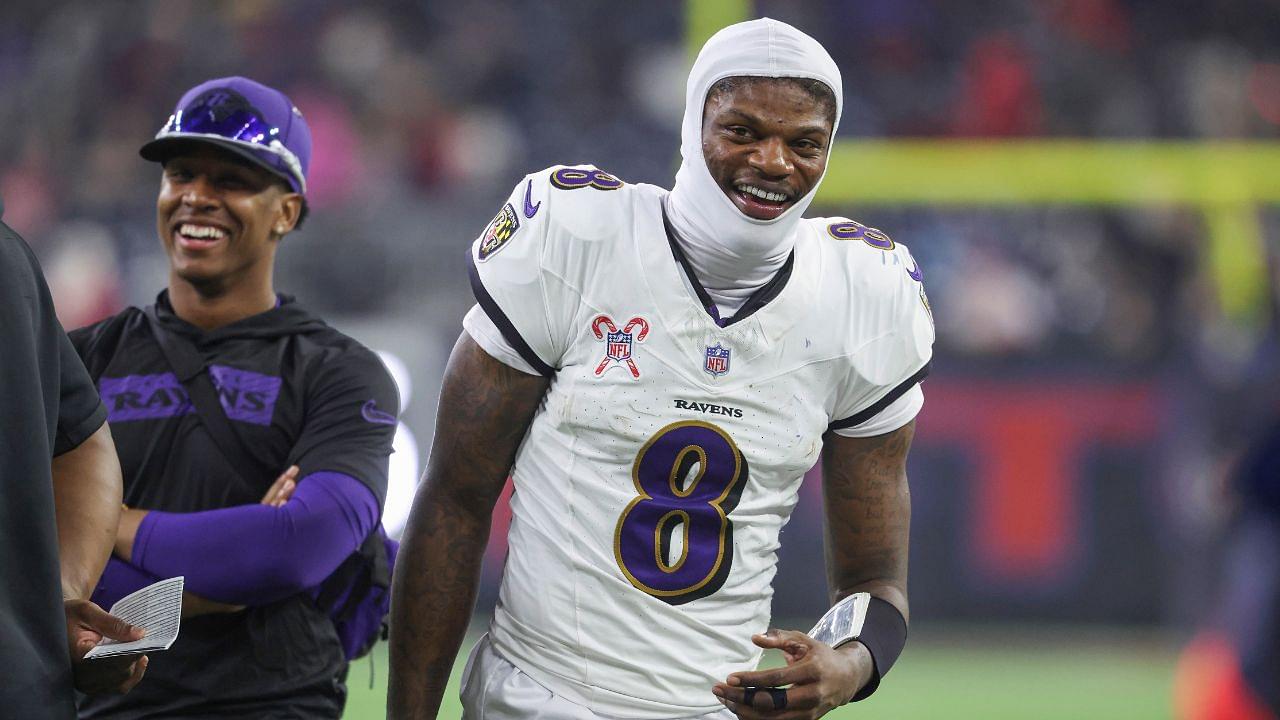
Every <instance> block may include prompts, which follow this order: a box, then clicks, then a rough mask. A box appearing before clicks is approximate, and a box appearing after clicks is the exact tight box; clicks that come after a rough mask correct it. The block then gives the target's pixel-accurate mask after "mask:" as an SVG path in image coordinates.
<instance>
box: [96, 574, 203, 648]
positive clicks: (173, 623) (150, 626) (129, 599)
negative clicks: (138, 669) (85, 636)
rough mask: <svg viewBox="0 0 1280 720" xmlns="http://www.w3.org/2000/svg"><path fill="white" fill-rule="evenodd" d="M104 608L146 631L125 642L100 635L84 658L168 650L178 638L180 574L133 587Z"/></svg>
mask: <svg viewBox="0 0 1280 720" xmlns="http://www.w3.org/2000/svg"><path fill="white" fill-rule="evenodd" d="M108 612H110V613H111V614H112V615H115V616H116V617H118V618H120V619H121V620H124V621H125V622H127V623H129V624H130V625H136V626H137V627H140V628H143V629H144V630H146V631H147V634H146V635H145V636H144V637H143V638H142V639H141V640H132V641H128V642H122V641H120V640H111V639H109V638H103V639H102V642H100V643H98V644H97V645H96V646H94V648H93V649H92V650H90V651H89V652H88V653H87V654H86V655H85V656H84V657H85V659H86V660H88V659H92V658H106V657H116V656H119V655H138V654H141V653H144V652H150V651H152V650H168V649H169V646H170V645H172V644H173V641H174V640H177V639H178V624H179V621H180V620H181V619H182V576H181V575H179V576H178V577H173V578H169V579H168V580H161V581H160V582H158V583H155V584H153V585H148V586H146V587H144V588H142V589H141V590H135V591H134V592H131V593H129V594H128V595H125V596H124V597H122V598H120V600H118V601H117V602H116V604H114V605H112V606H111V610H109V611H108Z"/></svg>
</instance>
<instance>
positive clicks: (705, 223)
mask: <svg viewBox="0 0 1280 720" xmlns="http://www.w3.org/2000/svg"><path fill="white" fill-rule="evenodd" d="M727 77H795V78H808V79H813V80H820V81H822V82H823V83H825V84H826V85H827V87H830V88H831V91H832V92H833V93H834V94H835V97H836V119H835V124H834V125H832V128H831V132H832V136H833V137H834V135H835V129H836V127H838V126H839V125H840V113H841V110H842V109H843V105H844V102H843V99H842V93H841V84H840V69H839V68H838V67H836V63H835V61H834V60H832V59H831V56H830V55H829V54H827V51H826V50H825V49H823V47H822V45H820V44H818V41H817V40H814V39H813V38H811V37H809V36H808V35H805V34H804V33H802V32H800V31H799V30H797V29H795V28H793V27H791V26H790V25H787V24H786V23H782V22H778V21H777V20H772V19H770V18H761V19H759V20H751V21H749V22H743V23H738V24H736V25H730V26H729V27H727V28H724V29H723V30H721V31H720V32H717V33H716V34H715V35H712V36H711V39H710V40H707V43H706V44H705V45H703V46H702V51H701V52H699V53H698V59H697V60H695V61H694V63H693V69H692V70H690V71H689V84H688V87H687V88H686V91H685V106H684V121H683V123H682V124H681V126H680V157H681V163H680V170H679V172H677V173H676V184H675V187H674V188H673V189H672V190H671V193H670V195H668V197H667V214H668V216H669V218H670V220H671V225H672V228H673V229H674V230H675V233H676V237H677V240H678V241H679V242H680V247H681V249H682V250H684V253H685V255H686V256H687V258H688V260H689V264H690V265H692V266H693V270H694V273H695V274H696V275H697V277H698V280H699V281H700V282H701V283H702V285H703V287H704V288H705V289H706V290H707V293H708V294H709V295H710V296H711V298H712V299H713V300H714V301H715V302H716V304H717V305H718V306H720V307H721V309H722V311H725V310H727V311H728V313H729V314H732V313H733V312H736V311H737V309H738V308H739V307H741V306H742V304H743V303H744V302H745V301H746V299H747V297H749V296H750V294H751V292H752V291H754V290H756V289H758V288H759V287H761V286H762V285H764V284H765V283H767V282H768V281H769V279H770V278H771V277H773V275H774V274H775V273H776V272H777V271H778V270H779V269H780V268H781V267H782V265H783V264H784V263H785V262H786V259H787V255H788V254H790V252H791V249H792V247H793V246H794V245H795V235H796V231H797V226H798V224H799V222H800V219H801V216H802V215H803V214H804V211H805V210H806V209H807V208H808V207H809V203H811V202H813V196H814V193H815V192H817V189H818V185H820V184H821V183H822V179H821V178H819V179H818V182H817V183H814V186H813V187H812V188H811V189H810V190H809V193H808V194H807V195H805V196H804V197H802V198H800V199H798V200H796V202H795V204H794V205H792V206H791V207H790V208H788V209H787V211H786V212H784V213H783V214H782V215H780V216H779V217H777V218H774V219H773V220H756V219H754V218H750V217H747V216H746V215H744V214H743V213H742V211H741V210H739V209H738V208H737V206H736V205H734V204H733V201H732V200H730V199H729V197H728V196H727V195H725V194H724V191H723V190H721V189H720V186H719V185H717V184H716V181H715V179H714V178H712V177H711V171H710V170H708V169H707V163H706V159H705V158H703V156H702V116H703V108H704V107H705V105H706V101H707V92H708V91H709V90H710V89H711V86H712V85H715V84H716V83H717V82H719V81H720V80H723V79H724V78H727ZM823 175H824V176H825V175H826V172H825V171H824V172H823Z"/></svg>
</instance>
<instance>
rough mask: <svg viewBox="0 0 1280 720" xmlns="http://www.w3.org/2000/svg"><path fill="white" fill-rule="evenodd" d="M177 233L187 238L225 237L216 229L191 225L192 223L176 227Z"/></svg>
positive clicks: (224, 234)
mask: <svg viewBox="0 0 1280 720" xmlns="http://www.w3.org/2000/svg"><path fill="white" fill-rule="evenodd" d="M178 232H180V233H182V234H183V235H186V236H187V237H189V238H223V237H226V235H227V234H226V233H224V232H223V231H221V230H219V229H218V228H216V227H210V226H208V225H193V224H192V223H183V224H182V225H181V226H179V227H178Z"/></svg>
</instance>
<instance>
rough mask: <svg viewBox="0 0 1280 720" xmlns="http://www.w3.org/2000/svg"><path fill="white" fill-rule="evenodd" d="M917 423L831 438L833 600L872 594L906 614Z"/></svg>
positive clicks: (827, 450)
mask: <svg viewBox="0 0 1280 720" xmlns="http://www.w3.org/2000/svg"><path fill="white" fill-rule="evenodd" d="M914 434H915V421H912V422H910V423H908V424H907V425H905V426H903V427H901V428H899V429H898V430H895V431H894V432H891V433H888V434H885V435H880V436H877V437H871V438H847V437H842V436H839V435H836V434H834V433H828V434H827V436H826V437H825V438H824V445H823V451H822V488H823V499H824V502H825V504H826V550H827V582H828V584H829V586H830V590H831V594H832V600H833V601H835V600H837V599H839V598H841V597H845V596H846V595H849V594H851V593H855V592H864V591H865V592H871V593H872V594H873V595H876V596H878V597H882V598H884V599H885V600H888V601H889V602H892V603H893V604H894V605H897V606H898V609H899V610H900V611H902V613H903V615H904V616H905V615H906V609H907V607H906V601H907V544H908V540H909V535H910V530H911V493H910V490H909V489H908V487H907V451H908V450H910V448H911V438H912V436H913V435H914Z"/></svg>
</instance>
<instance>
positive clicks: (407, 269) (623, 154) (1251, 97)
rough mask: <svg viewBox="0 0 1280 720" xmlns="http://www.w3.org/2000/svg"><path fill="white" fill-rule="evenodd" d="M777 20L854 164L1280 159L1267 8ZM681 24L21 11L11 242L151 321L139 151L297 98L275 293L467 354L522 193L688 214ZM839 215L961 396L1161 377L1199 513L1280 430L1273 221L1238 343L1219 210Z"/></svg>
mask: <svg viewBox="0 0 1280 720" xmlns="http://www.w3.org/2000/svg"><path fill="white" fill-rule="evenodd" d="M755 10H756V12H757V14H760V15H769V16H772V17H777V18H778V19H781V20H785V21H788V22H791V23H793V24H795V25H797V26H798V27H800V28H801V29H804V30H806V31H808V32H810V33H812V34H813V35H815V36H816V37H817V38H818V39H819V40H821V41H822V42H823V43H824V44H825V45H826V47H827V48H828V49H829V50H830V51H831V53H832V55H833V56H834V57H835V58H836V60H837V62H839V64H840V65H841V68H842V70H843V72H844V86H845V93H846V97H845V116H844V120H843V122H842V125H841V135H842V136H843V137H849V138H859V139H904V138H934V139H939V138H981V139H999V138H1086V139H1128V140H1134V139H1156V140H1254V141H1277V140H1280V4H1277V3H1275V2H1274V1H1273V0H1199V1H1197V2H1190V1H1186V0H1179V1H1176V2H1159V3H1155V2H1148V1H1146V0H1036V1H1033V0H1017V1H1015V0H977V1H972V2H963V3H956V2H945V1H944V0H856V1H855V0H825V1H818V0H812V1H807V2H793V1H790V0H761V1H760V2H757V3H755ZM684 24H685V14H684V3H680V2H656V3H642V4H635V3H603V2H574V1H571V0H546V1H543V0H539V2H521V1H520V0H476V1H474V2H466V3H457V2H442V1H435V0H431V1H428V0H416V1H413V0H370V1H367V2H360V3H350V2H338V1H337V0H295V1H288V2H286V1H284V0H223V1H219V2H195V1H194V0H148V1H146V2H123V1H117V0H108V1H105V2H87V1H86V2H36V1H35V0H13V1H10V2H5V3H2V4H0V98H2V99H3V102H2V103H0V197H2V198H3V202H4V218H5V221H6V222H7V223H8V224H10V225H11V226H13V227H15V228H17V229H18V230H19V231H20V232H22V233H23V234H24V235H25V236H26V237H27V238H28V240H29V241H30V242H31V243H32V245H33V246H34V247H35V249H36V252H37V253H38V254H39V255H40V257H41V259H42V261H43V262H44V263H45V269H46V272H47V273H48V275H49V278H50V282H51V284H52V286H53V288H54V291H55V299H56V303H57V306H58V309H59V313H60V315H61V316H62V318H63V321H64V323H65V324H66V325H67V327H76V326H79V325H82V324H85V323H87V322H90V321H93V320H96V319H98V318H99V317H102V316H104V315H106V314H108V313H110V312H114V311H116V310H117V309H118V308H119V307H120V306H121V305H122V304H125V303H132V304H145V303H148V302H150V301H151V299H152V298H153V297H154V293H155V292H156V291H157V290H158V289H159V288H160V287H161V286H162V284H163V273H164V268H165V263H164V260H163V258H162V257H161V255H160V253H159V251H158V242H157V240H156V237H155V228H154V210H153V203H154V198H155V193H156V188H157V182H158V179H159V178H158V174H157V171H156V169H155V167H154V166H153V165H151V164H150V163H147V162H144V161H142V160H141V159H140V158H139V157H138V156H137V149H138V147H139V146H140V145H141V144H142V143H143V142H145V141H146V140H148V139H149V138H150V137H151V136H152V135H153V134H154V133H155V132H156V130H157V129H159V127H160V126H161V125H162V124H163V123H164V121H165V119H166V117H167V116H168V114H169V112H170V110H171V109H172V103H173V102H174V101H175V100H176V99H177V97H178V95H179V94H180V92H181V91H182V89H184V88H186V87H189V86H191V85H193V84H195V83H196V82H198V81H200V80H203V79H206V78H209V77H215V76H221V75H232V74H242V75H247V76H251V77H254V78H256V79H258V80H261V81H263V82H266V83H268V84H271V85H273V86H277V87H281V88H283V89H285V90H286V91H287V92H288V93H289V94H290V96H291V97H292V98H293V99H294V101H295V102H296V103H297V105H298V106H299V107H300V108H301V109H302V110H303V112H304V113H305V114H306V116H307V118H308V120H309V122H310V125H311V128H312V132H313V134H314V136H315V147H316V149H315V152H314V154H313V165H312V168H311V172H310V182H309V186H310V192H309V196H310V202H311V205H312V208H313V215H312V217H311V219H310V220H309V221H308V223H307V225H306V227H305V228H304V229H303V230H302V232H300V233H298V234H297V235H295V236H291V237H290V238H289V239H288V240H287V241H286V242H287V244H288V245H290V246H292V247H285V248H284V249H283V250H282V252H281V262H280V268H281V270H280V273H281V276H280V278H279V282H278V285H277V287H278V288H280V289H282V290H285V291H288V292H292V293H295V294H297V295H299V296H300V297H301V298H302V299H303V300H305V301H306V303H307V304H308V306H309V307H312V308H313V309H315V310H317V311H318V312H320V313H321V314H324V315H326V316H334V315H337V316H355V317H374V316H383V317H385V316H393V317H411V318H421V317H426V316H430V317H435V318H438V319H439V325H441V326H445V327H447V332H441V333H440V338H441V341H442V342H443V341H444V340H445V339H446V338H452V337H454V336H455V335H456V332H457V322H458V318H460V317H461V315H462V313H463V312H464V311H465V309H466V307H467V306H469V304H470V302H471V300H470V294H469V290H468V289H467V284H466V280H465V272H464V271H463V267H464V264H463V261H462V253H463V251H464V248H465V247H466V245H467V243H468V242H469V241H470V240H471V239H472V238H473V237H474V236H475V235H476V234H477V233H478V232H479V231H480V229H481V228H482V227H483V226H484V223H485V222H487V221H488V219H489V218H490V217H491V216H492V213H493V212H494V209H495V208H496V207H497V206H498V204H499V203H500V202H501V198H503V197H504V196H505V195H506V193H507V192H508V191H509V189H510V188H511V187H512V186H513V185H514V184H515V183H516V182H517V181H518V179H519V177H520V176H521V175H523V174H524V173H526V172H530V171H533V170H536V169H539V168H542V167H545V166H547V165H551V164H555V163H581V162H590V163H594V164H596V165H598V166H600V167H602V168H605V169H607V170H609V171H610V172H612V173H615V174H617V175H619V176H620V177H622V178H624V179H626V180H628V181H633V182H652V183H656V184H659V185H663V186H667V187H669V186H670V183H671V179H672V176H673V173H674V170H675V168H676V166H677V162H678V158H677V150H678V123H679V117H680V113H681V110H682V106H683V93H684V78H685V73H686V69H687V64H686V63H687V62H688V55H687V50H686V45H685V39H684ZM869 181H872V182H873V181H874V179H870V180H869ZM1278 181H1280V180H1278ZM823 210H824V211H829V212H830V213H831V214H848V215H852V216H853V217H855V218H858V219H860V220H863V221H864V222H866V223H868V224H871V225H875V226H877V227H880V228H882V229H884V230H885V231H887V232H888V233H889V234H890V235H892V236H893V237H895V238H898V239H900V240H902V241H904V242H906V243H907V244H909V245H910V247H911V248H912V250H913V252H914V253H915V255H916V257H917V258H918V259H919V260H920V262H921V263H922V265H923V267H924V268H925V270H926V272H927V278H928V280H927V281H928V287H929V292H930V299H931V301H932V304H933V308H934V311H935V316H936V317H937V321H938V330H939V341H938V362H937V364H936V365H937V367H938V368H939V372H942V373H950V374H952V375H961V376H963V375H966V374H973V375H979V376H997V375H1018V374H1023V375H1025V374H1027V373H1038V372H1045V371H1048V372H1053V373H1058V374H1061V375H1069V376H1075V377H1098V378H1105V379H1108V380H1114V381H1117V382H1125V381H1126V380H1127V379H1136V378H1142V379H1146V380H1150V379H1153V378H1154V379H1155V380H1156V381H1157V382H1159V383H1160V384H1161V386H1162V387H1164V388H1166V389H1167V390H1168V391H1169V393H1170V395H1171V397H1172V400H1171V401H1170V403H1169V404H1168V405H1167V406H1166V407H1168V408H1170V411H1171V412H1178V413H1182V414H1185V416H1186V418H1187V419H1186V420H1185V421H1184V420H1179V421H1177V422H1181V423H1184V426H1183V427H1182V429H1181V430H1179V431H1178V437H1180V438H1194V437H1195V436H1197V435H1203V436H1204V437H1203V438H1202V439H1201V440H1199V441H1198V442H1200V445H1199V446H1198V447H1199V448H1200V450H1203V452H1200V451H1196V452H1192V451H1190V450H1188V451H1187V453H1188V454H1189V455H1191V456H1194V457H1195V458H1197V460H1196V462H1195V463H1193V464H1195V465H1196V467H1194V468H1192V469H1188V470H1180V471H1179V472H1185V473H1186V474H1187V476H1188V477H1194V478H1197V479H1196V480H1194V481H1192V480H1188V483H1189V484H1191V485H1194V484H1196V483H1200V485H1196V487H1199V488H1200V489H1199V490H1194V489H1191V490H1188V492H1187V493H1183V494H1180V495H1179V497H1182V498H1193V500H1186V502H1188V503H1190V504H1192V505H1196V503H1195V501H1194V498H1195V497H1199V496H1204V495H1206V494H1211V493H1212V492H1214V491H1213V489H1212V488H1208V489H1205V488H1204V487H1202V485H1203V481H1202V479H1203V478H1205V477H1209V478H1212V477H1215V474H1214V472H1213V471H1212V469H1213V468H1214V467H1216V466H1217V464H1219V463H1221V462H1226V460H1225V458H1227V457H1229V452H1230V448H1231V447H1232V442H1230V440H1231V438H1233V437H1236V435H1237V434H1239V433H1240V432H1241V430H1242V427H1248V425H1249V423H1250V422H1252V421H1254V420H1255V419H1256V418H1258V417H1260V416H1263V415H1265V414H1266V413H1267V412H1270V411H1274V409H1275V404H1276V401H1275V398H1276V397H1278V396H1280V394H1278V393H1277V392H1276V390H1277V389H1280V378H1278V375H1280V371H1278V370H1277V366H1278V365H1280V362H1278V358H1280V352H1277V349H1276V331H1275V328H1276V312H1277V288H1280V283H1278V282H1277V281H1276V278H1277V267H1280V263H1278V262H1277V258H1280V208H1276V207H1260V208H1258V213H1259V218H1260V223H1261V227H1262V235H1263V238H1264V245H1263V247H1262V248H1260V249H1259V251H1258V255H1257V262H1258V263H1263V264H1265V265H1266V267H1267V268H1268V271H1267V273H1266V277H1267V278H1268V283H1269V285H1268V289H1267V292H1266V294H1265V297H1264V298H1263V300H1262V301H1261V302H1260V303H1259V307H1257V308H1253V309H1251V310H1250V311H1249V312H1248V313H1246V316H1245V317H1244V318H1243V319H1241V318H1240V317H1228V316H1226V315H1225V314H1224V313H1222V312H1221V310H1220V309H1219V307H1218V303H1217V301H1216V299H1215V298H1216V289H1215V287H1214V283H1215V282H1216V281H1215V280H1214V279H1213V278H1212V277H1211V274H1210V271H1209V265H1210V261H1209V259H1208V256H1207V252H1206V244H1205V242H1204V238H1205V236H1206V234H1207V231H1206V229H1205V224H1204V220H1203V218H1202V217H1201V216H1200V215H1199V213H1198V212H1197V211H1196V209H1195V208H1187V207H1141V208H1138V207H1134V208H1123V207H1111V208H1106V209H1096V208H1087V207H1035V206H1026V207H1017V208H1014V209H1010V208H986V209H984V208H971V209H964V208H951V209H929V208H924V209H921V208H906V207H897V208H895V207H890V208H884V207H877V208H874V209H860V208H823ZM1176 424H1177V423H1175V425H1176ZM1192 446H1195V442H1192V443H1191V446H1188V447H1192ZM1168 462H1169V463H1170V464H1176V463H1178V462H1181V461H1180V460H1178V459H1176V458H1175V459H1171V460H1169V461H1168ZM1177 474H1178V473H1174V475H1177ZM1197 493H1199V495H1197ZM1179 502H1182V501H1181V500H1180V501H1179ZM1200 505H1203V506H1204V507H1209V506H1215V505H1214V503H1212V502H1208V501H1206V502H1205V503H1201V504H1200ZM1187 512H1188V515H1189V517H1192V516H1194V517H1200V516H1201V515H1202V514H1203V513H1200V512H1199V511H1195V510H1189V511H1187ZM1188 522H1192V523H1194V522H1200V521H1199V520H1189V521H1188Z"/></svg>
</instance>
